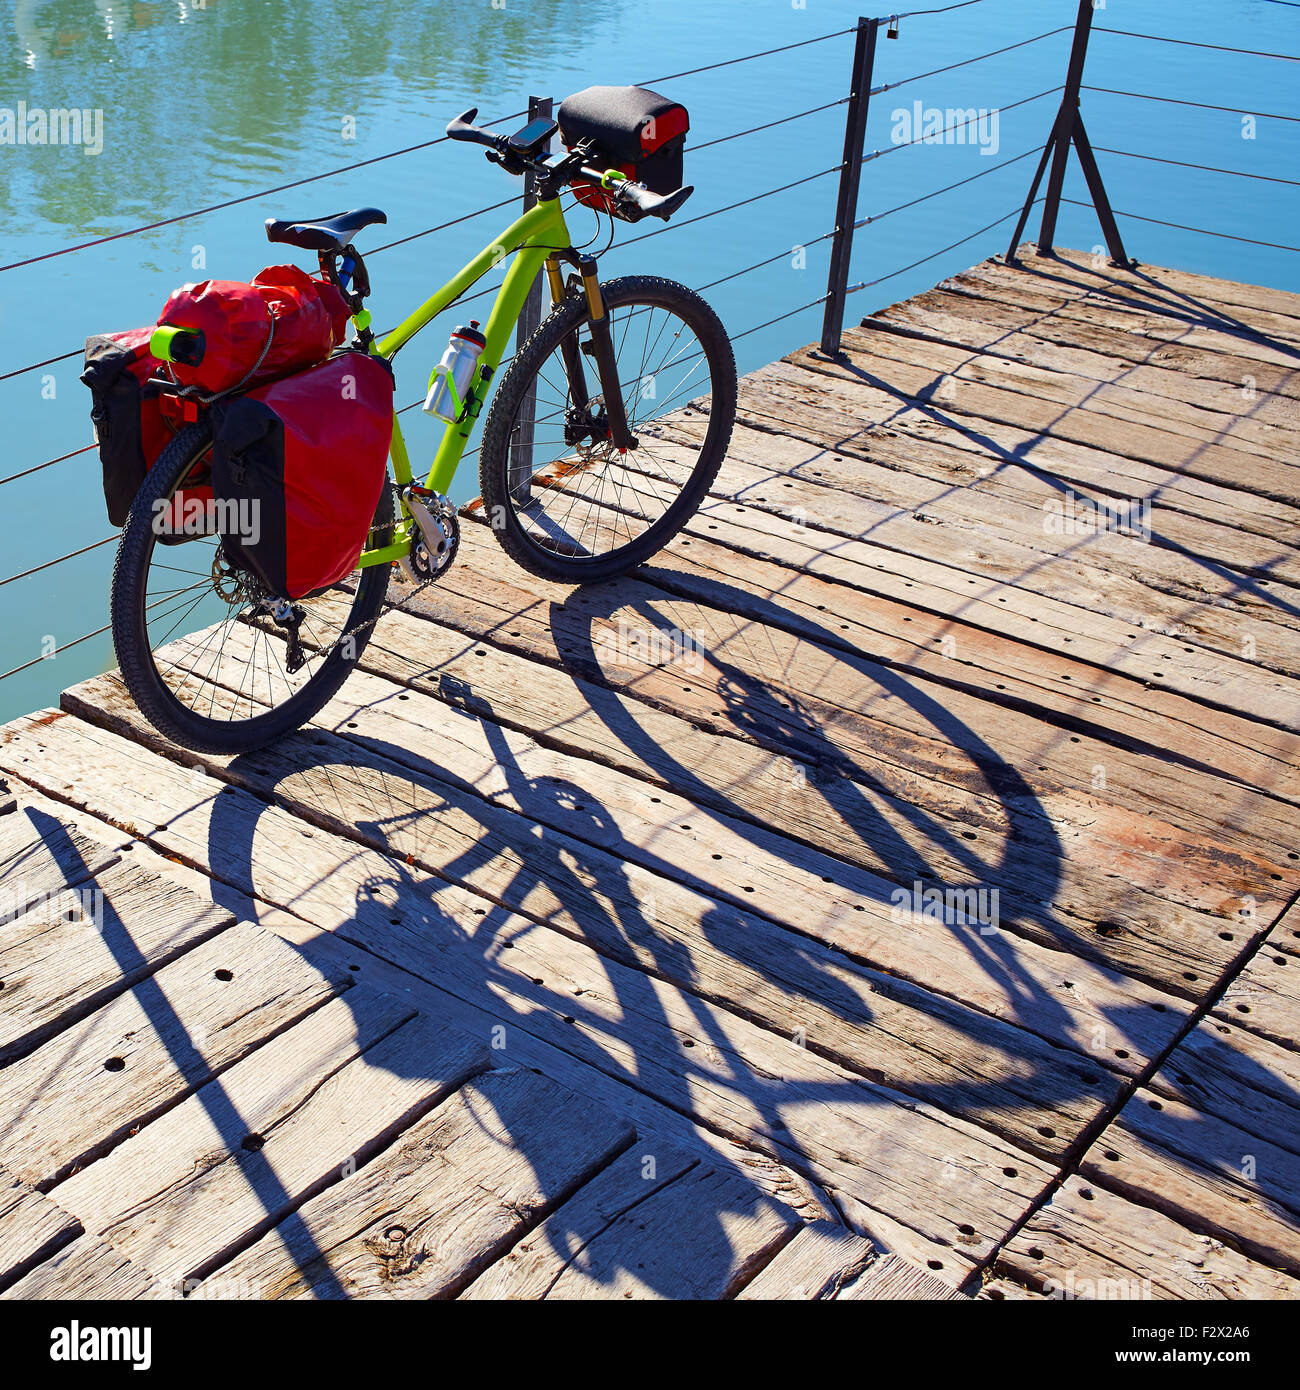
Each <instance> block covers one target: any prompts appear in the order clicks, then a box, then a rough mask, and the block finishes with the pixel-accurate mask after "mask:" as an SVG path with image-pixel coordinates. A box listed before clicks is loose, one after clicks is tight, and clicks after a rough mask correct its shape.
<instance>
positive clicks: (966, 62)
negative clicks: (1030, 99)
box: [871, 24, 1074, 97]
mask: <svg viewBox="0 0 1300 1390" xmlns="http://www.w3.org/2000/svg"><path fill="white" fill-rule="evenodd" d="M1073 28H1074V25H1073V24H1062V25H1061V26H1060V27H1059V28H1057V29H1049V30H1047V32H1046V33H1043V34H1036V35H1035V36H1034V37H1033V38H1032V39H1021V41H1020V42H1019V43H1009V44H1008V45H1007V46H1006V47H1005V48H994V49H990V50H989V52H987V53H981V54H980V55H979V57H978V58H963V59H962V60H961V62H960V63H949V64H948V65H947V67H942V68H932V69H931V70H930V71H929V72H918V73H915V74H913V76H911V77H904V78H903V79H902V80H901V81H899V82H886V83H884V84H883V85H882V86H880V87H873V88H872V89H871V95H872V96H873V97H874V96H879V95H880V94H881V92H893V91H896V90H897V89H898V88H899V87H906V86H907V84H908V83H909V82H920V81H921V80H922V78H926V77H937V76H938V75H939V74H940V73H941V72H953V71H955V70H956V69H957V68H967V67H970V65H971V64H972V63H982V62H983V61H984V60H985V58H996V57H997V56H998V55H999V54H1001V53H1010V52H1012V50H1014V49H1017V48H1026V47H1028V45H1029V44H1031V43H1040V42H1041V41H1042V40H1043V39H1050V38H1052V37H1054V36H1055V35H1057V34H1064V33H1067V32H1069V31H1070V30H1072V29H1073Z"/></svg>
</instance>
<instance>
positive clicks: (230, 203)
mask: <svg viewBox="0 0 1300 1390" xmlns="http://www.w3.org/2000/svg"><path fill="white" fill-rule="evenodd" d="M527 114H528V113H527V112H526V111H516V112H514V113H513V114H511V115H509V116H500V117H498V118H497V121H498V122H499V121H512V120H516V119H517V118H518V117H519V116H526V115H527ZM494 124H495V122H494ZM448 138H449V137H448V136H446V135H439V136H438V137H437V138H436V139H434V140H422V141H421V142H420V143H419V144H418V145H407V146H406V147H405V148H404V149H400V150H390V151H389V153H388V154H377V155H374V156H372V157H371V158H370V159H361V160H358V161H357V162H356V163H355V164H346V165H344V166H343V167H342V168H340V169H330V170H328V171H327V172H326V173H323V174H312V175H311V176H310V177H309V178H305V179H294V180H293V181H292V182H290V183H282V184H278V185H277V186H276V187H275V188H264V189H261V190H260V191H259V192H257V193H246V194H244V195H243V196H241V197H239V198H230V199H227V201H226V202H224V203H213V204H212V205H211V207H206V208H195V209H194V210H193V211H192V212H182V213H179V214H178V215H177V216H175V217H164V218H162V219H161V220H160V221H158V222H149V223H146V224H145V225H144V226H140V227H128V228H127V229H126V231H124V232H113V233H112V234H111V235H109V236H102V237H95V238H94V239H93V240H91V241H82V242H78V244H77V245H76V246H64V247H61V248H60V249H59V250H57V251H46V252H44V253H43V254H41V255H39V256H28V257H27V258H26V259H25V260H21V261H11V262H10V263H9V264H8V265H0V273H3V272H4V271H6V270H18V269H19V268H20V267H22V266H25V265H35V264H37V262H39V261H49V260H53V259H54V258H55V257H56V256H70V255H71V254H72V253H73V252H74V251H85V250H88V249H89V248H90V247H92V246H103V245H105V244H106V243H108V242H110V241H121V240H122V238H123V237H129V236H138V235H139V234H140V233H141V232H155V231H157V230H158V229H159V228H160V227H171V226H173V225H175V223H177V222H187V221H189V220H190V219H191V218H193V217H205V216H206V215H207V214H208V213H211V212H223V211H225V209H226V208H233V207H238V206H239V205H240V204H241V203H253V202H256V201H257V200H258V199H259V198H269V197H271V196H272V195H273V194H276V193H285V192H287V191H288V190H289V189H291V188H303V187H305V186H306V185H307V184H309V183H319V182H320V181H321V180H322V179H332V178H334V177H336V176H337V175H339V174H350V173H353V172H354V171H355V170H357V169H365V168H367V167H368V166H369V165H371V164H380V163H382V162H383V161H384V160H386V159H396V158H398V156H399V155H404V154H414V153H415V152H416V151H417V150H428V149H432V148H433V147H434V146H435V145H441V144H444V143H445V142H446V141H447V139H448Z"/></svg>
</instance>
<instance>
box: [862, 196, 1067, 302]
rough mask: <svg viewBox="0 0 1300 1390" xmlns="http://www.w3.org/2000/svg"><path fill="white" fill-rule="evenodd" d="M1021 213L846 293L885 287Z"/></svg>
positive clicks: (1014, 212) (1008, 215)
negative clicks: (910, 271) (887, 283)
mask: <svg viewBox="0 0 1300 1390" xmlns="http://www.w3.org/2000/svg"><path fill="white" fill-rule="evenodd" d="M1035 201H1036V202H1042V199H1041V198H1039V199H1036V200H1035ZM1089 206H1091V205H1089ZM1019 213H1020V208H1019V207H1014V208H1012V209H1011V211H1010V212H1007V213H1003V215H1002V216H1001V217H999V218H997V219H996V220H994V221H992V222H990V223H989V224H988V225H987V226H985V227H981V228H979V230H978V231H974V232H971V233H970V235H969V236H964V237H962V238H961V240H960V241H954V242H953V243H952V244H951V245H949V246H945V247H943V248H942V249H941V250H939V251H933V252H931V253H930V255H928V256H922V257H921V259H920V260H919V261H913V262H912V263H911V265H905V266H903V267H902V269H901V270H894V271H891V272H890V273H889V274H888V275H881V276H878V277H877V278H876V279H875V280H863V281H862V282H861V283H860V284H857V285H850V286H849V288H848V290H847V291H846V293H848V294H857V292H858V291H859V290H869V289H871V288H872V287H873V286H875V285H883V284H884V283H885V281H886V280H896V279H897V278H898V277H899V276H900V275H905V274H906V273H907V272H908V271H909V270H915V269H916V267H917V266H919V265H924V264H925V263H926V262H927V261H933V260H936V259H937V258H938V257H939V256H943V255H946V254H947V253H948V252H949V251H955V250H956V249H957V247H959V246H965V244H966V243H967V242H968V241H974V240H975V238H976V237H977V236H983V235H984V233H985V232H991V231H992V230H993V228H994V227H998V226H1001V225H1002V223H1003V222H1007V221H1009V220H1010V219H1011V218H1013V217H1016V216H1018V215H1019Z"/></svg>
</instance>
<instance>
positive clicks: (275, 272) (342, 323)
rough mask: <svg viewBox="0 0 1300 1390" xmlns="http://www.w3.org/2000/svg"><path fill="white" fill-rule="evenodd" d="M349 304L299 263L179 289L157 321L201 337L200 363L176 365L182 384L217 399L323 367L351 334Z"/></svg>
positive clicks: (337, 292) (205, 281)
mask: <svg viewBox="0 0 1300 1390" xmlns="http://www.w3.org/2000/svg"><path fill="white" fill-rule="evenodd" d="M347 322H348V306H347V301H346V300H345V299H344V298H343V296H342V295H341V294H340V293H339V291H338V290H337V289H336V288H335V287H334V286H333V285H331V284H330V283H329V282H328V281H327V280H320V279H317V278H316V277H315V276H312V275H308V274H307V272H306V271H304V270H300V269H299V268H298V267H297V266H295V265H273V266H268V267H267V268H266V269H265V270H263V271H259V272H258V274H257V275H255V276H254V277H253V280H252V283H251V284H247V285H245V284H242V283H240V282H239V281H235V280H201V281H199V283H198V284H197V285H185V286H182V288H181V289H179V290H176V291H174V292H173V294H172V295H171V297H170V298H169V299H168V301H167V303H166V304H164V305H163V311H162V313H161V314H160V315H159V316H158V323H159V324H160V325H166V326H168V327H171V328H185V329H188V330H189V331H190V332H194V333H201V334H202V335H203V337H202V340H201V348H200V352H199V354H198V361H197V363H196V364H194V365H190V364H188V363H183V362H179V361H177V362H173V363H172V364H171V371H172V374H173V376H175V378H176V380H177V381H179V382H180V383H181V384H182V385H185V386H193V387H195V388H196V389H197V390H199V391H201V392H203V393H205V394H207V395H215V394H217V393H219V392H224V391H229V390H231V389H232V388H233V387H236V386H243V385H248V384H251V383H253V382H256V381H267V380H270V379H271V378H273V377H277V376H283V375H284V374H285V373H286V372H292V371H297V370H298V369H299V368H301V367H307V366H311V365H312V364H313V363H316V362H323V361H324V360H325V359H326V358H327V357H328V356H329V355H330V353H331V352H333V350H334V349H335V348H336V347H338V345H339V344H340V343H341V342H342V341H343V335H344V334H345V332H346V331H347Z"/></svg>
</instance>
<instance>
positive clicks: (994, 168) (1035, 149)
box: [853, 145, 1042, 231]
mask: <svg viewBox="0 0 1300 1390" xmlns="http://www.w3.org/2000/svg"><path fill="white" fill-rule="evenodd" d="M1041 152H1042V146H1041V145H1034V146H1032V147H1031V148H1030V149H1027V150H1025V151H1024V153H1023V154H1018V155H1016V156H1014V158H1012V159H1004V160H1003V161H1002V163H1001V164H992V165H990V166H989V167H988V168H987V169H981V170H980V171H979V173H978V174H971V175H970V176H969V177H968V178H964V179H958V180H957V182H956V183H950V184H948V185H947V186H946V187H945V188H936V189H935V190H934V192H933V193H923V194H922V195H921V196H920V197H919V198H913V199H912V200H911V202H908V203H899V204H898V206H897V207H892V208H890V209H889V211H888V212H878V213H876V214H875V215H874V216H872V217H862V218H859V219H858V221H856V222H855V223H854V224H853V230H854V231H859V230H861V228H863V227H867V226H870V225H871V223H873V222H880V221H882V220H883V219H884V218H886V217H892V216H893V215H894V213H896V212H902V211H903V210H904V209H905V208H914V207H916V205H917V204H918V203H928V202H929V201H930V199H931V198H937V197H938V196H939V195H940V194H941V193H951V192H952V191H953V189H954V188H961V187H962V185H963V184H968V183H974V182H975V180H976V179H983V178H987V177H988V176H989V175H990V174H996V173H997V172H998V170H999V169H1006V168H1008V167H1009V166H1010V165H1012V164H1019V163H1020V161H1021V160H1022V159H1028V158H1029V156H1030V155H1031V154H1040V153H1041Z"/></svg>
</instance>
